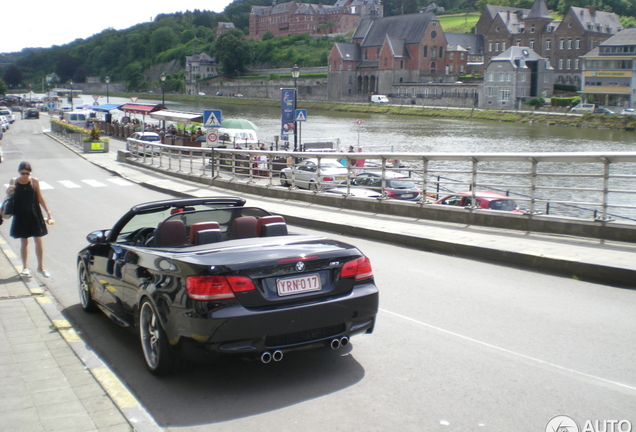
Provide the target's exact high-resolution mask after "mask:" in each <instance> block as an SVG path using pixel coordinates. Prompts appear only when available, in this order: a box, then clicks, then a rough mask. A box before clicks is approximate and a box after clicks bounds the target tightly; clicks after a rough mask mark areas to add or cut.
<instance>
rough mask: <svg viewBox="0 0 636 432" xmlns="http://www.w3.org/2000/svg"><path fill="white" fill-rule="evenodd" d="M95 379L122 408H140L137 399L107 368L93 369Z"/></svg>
mask: <svg viewBox="0 0 636 432" xmlns="http://www.w3.org/2000/svg"><path fill="white" fill-rule="evenodd" d="M91 372H92V373H93V375H94V376H95V378H96V379H97V380H98V381H99V383H100V384H101V385H102V387H103V388H104V389H105V390H106V392H107V393H108V394H109V395H110V397H111V398H113V400H114V401H115V402H116V404H117V406H119V407H120V408H134V407H137V406H139V402H138V401H137V399H136V398H135V397H134V396H133V395H132V393H130V392H129V391H128V389H127V388H126V387H125V386H124V385H123V384H122V383H121V381H120V380H119V379H118V378H117V377H116V376H115V374H113V373H112V372H111V371H110V370H109V369H107V368H95V369H91Z"/></svg>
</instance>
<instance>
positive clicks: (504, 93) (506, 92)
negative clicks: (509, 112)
mask: <svg viewBox="0 0 636 432" xmlns="http://www.w3.org/2000/svg"><path fill="white" fill-rule="evenodd" d="M509 100H510V89H509V88H502V89H499V101H500V102H508V101H509Z"/></svg>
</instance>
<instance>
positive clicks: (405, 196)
mask: <svg viewBox="0 0 636 432" xmlns="http://www.w3.org/2000/svg"><path fill="white" fill-rule="evenodd" d="M402 198H415V194H403V195H402Z"/></svg>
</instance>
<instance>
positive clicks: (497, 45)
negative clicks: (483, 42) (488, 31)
mask: <svg viewBox="0 0 636 432" xmlns="http://www.w3.org/2000/svg"><path fill="white" fill-rule="evenodd" d="M497 51H499V42H495V52H497Z"/></svg>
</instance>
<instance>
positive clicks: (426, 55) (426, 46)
mask: <svg viewBox="0 0 636 432" xmlns="http://www.w3.org/2000/svg"><path fill="white" fill-rule="evenodd" d="M422 56H423V57H428V45H424V52H423V53H422Z"/></svg>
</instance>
